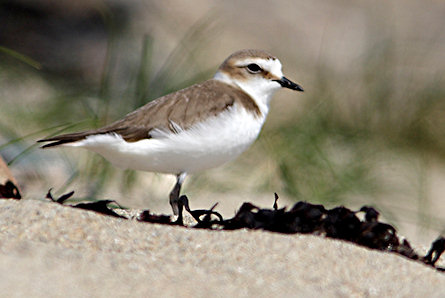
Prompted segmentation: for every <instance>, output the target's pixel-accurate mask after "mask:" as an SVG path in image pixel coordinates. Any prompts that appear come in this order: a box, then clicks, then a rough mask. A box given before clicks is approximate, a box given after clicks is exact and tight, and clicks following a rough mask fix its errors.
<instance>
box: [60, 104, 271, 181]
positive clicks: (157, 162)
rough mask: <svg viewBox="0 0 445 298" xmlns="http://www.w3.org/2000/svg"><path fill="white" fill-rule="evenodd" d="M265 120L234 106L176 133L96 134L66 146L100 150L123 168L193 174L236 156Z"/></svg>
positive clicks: (250, 142)
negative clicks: (133, 137) (130, 137)
mask: <svg viewBox="0 0 445 298" xmlns="http://www.w3.org/2000/svg"><path fill="white" fill-rule="evenodd" d="M264 120H265V115H263V116H255V115H253V114H251V113H249V112H247V111H246V110H245V109H244V108H243V107H240V106H236V105H235V106H233V107H232V108H230V109H229V110H227V111H225V112H223V113H221V114H219V115H218V116H216V117H211V118H209V119H208V120H206V121H205V122H202V123H199V124H196V125H194V126H193V127H191V128H190V129H187V130H184V131H181V132H179V133H177V134H173V133H168V134H165V135H164V136H160V137H156V138H152V139H145V140H141V141H137V142H126V141H125V140H123V139H122V138H121V137H119V136H118V135H115V134H114V135H112V134H107V135H96V136H90V137H88V138H87V139H85V140H83V141H79V142H77V143H72V144H69V145H70V146H75V147H83V148H86V149H89V150H91V151H94V152H96V153H99V154H101V155H102V156H103V157H105V158H106V159H107V160H109V161H110V162H111V163H113V164H114V165H116V166H118V167H121V168H124V169H134V170H141V171H149V172H159V173H172V174H178V173H181V172H187V173H194V172H197V171H201V170H205V169H209V168H213V167H216V166H219V165H221V164H223V163H226V162H228V161H231V160H233V159H235V158H236V157H237V156H239V155H240V154H241V153H242V152H244V151H245V150H246V149H247V148H248V147H249V146H250V145H251V144H252V143H253V142H254V141H255V139H256V138H257V136H258V134H259V132H260V130H261V127H262V125H263V123H264Z"/></svg>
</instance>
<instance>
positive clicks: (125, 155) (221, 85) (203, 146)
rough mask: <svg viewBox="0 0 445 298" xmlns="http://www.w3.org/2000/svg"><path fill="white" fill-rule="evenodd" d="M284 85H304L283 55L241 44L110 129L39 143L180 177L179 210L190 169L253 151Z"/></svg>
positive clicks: (174, 199) (174, 194)
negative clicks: (203, 73)
mask: <svg viewBox="0 0 445 298" xmlns="http://www.w3.org/2000/svg"><path fill="white" fill-rule="evenodd" d="M281 88H288V89H291V90H295V91H301V92H302V91H304V90H303V88H302V87H301V86H300V85H299V84H297V83H294V82H292V81H291V80H289V79H288V78H286V77H285V76H284V75H283V73H282V64H281V62H280V60H279V59H278V58H276V57H275V56H272V55H271V54H269V53H268V52H266V51H264V50H256V49H244V50H239V51H236V52H234V53H233V54H231V55H230V56H229V57H228V58H226V59H225V60H224V61H223V63H222V64H221V65H220V66H219V68H218V69H217V71H216V73H215V75H214V77H213V78H211V79H209V80H207V81H204V82H202V83H198V84H194V85H192V86H189V87H187V88H185V89H182V90H179V91H176V92H173V93H170V94H167V95H164V96H162V97H159V98H157V99H155V100H152V101H150V102H148V103H147V104H145V105H144V106H142V107H140V108H138V109H136V110H135V111H133V112H130V113H129V114H127V115H126V116H125V117H123V118H122V119H120V120H117V121H115V122H112V123H111V124H109V125H106V126H104V127H102V128H98V129H92V130H87V131H82V132H75V133H68V134H62V135H57V136H53V137H49V138H45V139H41V140H38V142H46V144H44V145H43V146H42V148H52V147H59V146H70V147H80V148H85V149H88V150H90V151H93V152H95V153H98V154H100V155H102V156H103V157H104V158H105V159H106V160H108V161H109V162H111V163H112V164H113V165H115V166H117V167H119V168H123V169H133V170H139V171H147V172H156V173H162V174H173V175H175V176H176V183H175V185H174V187H173V189H172V190H171V192H170V195H169V202H170V205H171V208H172V211H173V214H175V215H177V214H178V212H179V211H178V210H179V206H178V204H179V198H180V192H181V187H182V184H183V183H184V180H185V179H186V177H187V175H190V174H193V173H196V172H200V171H203V170H207V169H210V168H214V167H218V166H220V165H222V164H225V163H227V162H229V161H232V160H234V159H235V158H236V157H238V156H239V155H240V154H241V153H243V152H244V151H246V150H247V148H248V147H249V146H250V145H251V144H252V143H253V142H254V141H255V140H256V139H257V137H258V135H259V133H260V131H261V128H262V126H263V124H264V122H265V120H266V117H267V115H268V113H269V106H270V101H271V99H272V96H273V95H274V93H275V92H276V91H277V90H279V89H281Z"/></svg>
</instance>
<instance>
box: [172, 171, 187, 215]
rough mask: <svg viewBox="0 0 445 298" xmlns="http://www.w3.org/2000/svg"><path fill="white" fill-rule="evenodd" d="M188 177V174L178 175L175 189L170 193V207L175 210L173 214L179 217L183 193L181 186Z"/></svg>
mask: <svg viewBox="0 0 445 298" xmlns="http://www.w3.org/2000/svg"><path fill="white" fill-rule="evenodd" d="M186 176H187V173H185V172H182V173H180V174H178V175H176V184H175V187H173V189H172V191H171V192H170V205H171V206H172V209H173V214H174V215H178V214H179V206H178V202H179V193H180V192H181V186H182V183H183V182H184V180H185V177H186Z"/></svg>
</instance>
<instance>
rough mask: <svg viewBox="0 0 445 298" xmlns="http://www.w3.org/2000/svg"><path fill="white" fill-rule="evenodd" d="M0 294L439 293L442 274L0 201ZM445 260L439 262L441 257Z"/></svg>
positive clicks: (278, 242)
mask: <svg viewBox="0 0 445 298" xmlns="http://www.w3.org/2000/svg"><path fill="white" fill-rule="evenodd" d="M0 227H1V228H0V276H1V278H0V288H1V289H2V296H3V297H23V296H25V295H26V296H33V297H62V296H63V297H67V296H68V297H86V296H90V297H92V296H94V297H107V296H108V297H127V296H130V295H131V296H134V297H141V296H145V297H154V296H159V295H162V297H166V296H167V297H170V296H179V295H180V296H182V297H192V296H193V297H209V296H213V297H223V296H224V297H228V296H235V297H250V296H257V297H266V296H271V295H280V297H296V296H298V297H315V296H320V295H322V296H323V297H347V296H354V297H381V296H386V297H408V296H409V297H443V294H444V293H445V274H443V273H439V272H437V271H435V270H433V269H431V268H429V267H427V266H425V265H422V264H419V263H417V262H413V261H410V260H407V259H405V258H403V257H400V256H397V255H394V254H389V253H382V252H378V251H373V250H369V249H365V248H362V247H358V246H356V245H353V244H349V243H345V242H342V241H335V240H330V239H325V238H323V237H316V236H307V235H281V234H274V233H269V232H264V231H246V230H240V231H231V232H225V231H204V230H192V229H189V228H181V227H169V226H161V225H154V224H146V223H139V222H136V221H125V220H122V219H115V218H110V217H105V216H102V215H99V214H96V213H94V212H89V211H84V210H78V209H73V208H68V207H63V206H60V205H57V204H54V203H49V202H43V201H37V200H22V201H12V200H0ZM442 263H443V261H442Z"/></svg>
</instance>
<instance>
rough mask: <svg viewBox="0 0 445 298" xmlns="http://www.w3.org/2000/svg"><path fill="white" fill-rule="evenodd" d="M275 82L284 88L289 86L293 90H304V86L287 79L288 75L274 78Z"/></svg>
mask: <svg viewBox="0 0 445 298" xmlns="http://www.w3.org/2000/svg"><path fill="white" fill-rule="evenodd" d="M274 81H275V82H278V83H279V84H280V85H281V87H284V88H289V89H292V90H296V91H301V92H303V91H304V90H303V87H301V86H300V85H298V84H296V83H294V82H292V81H291V80H289V79H287V78H286V77H282V78H281V80H274Z"/></svg>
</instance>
